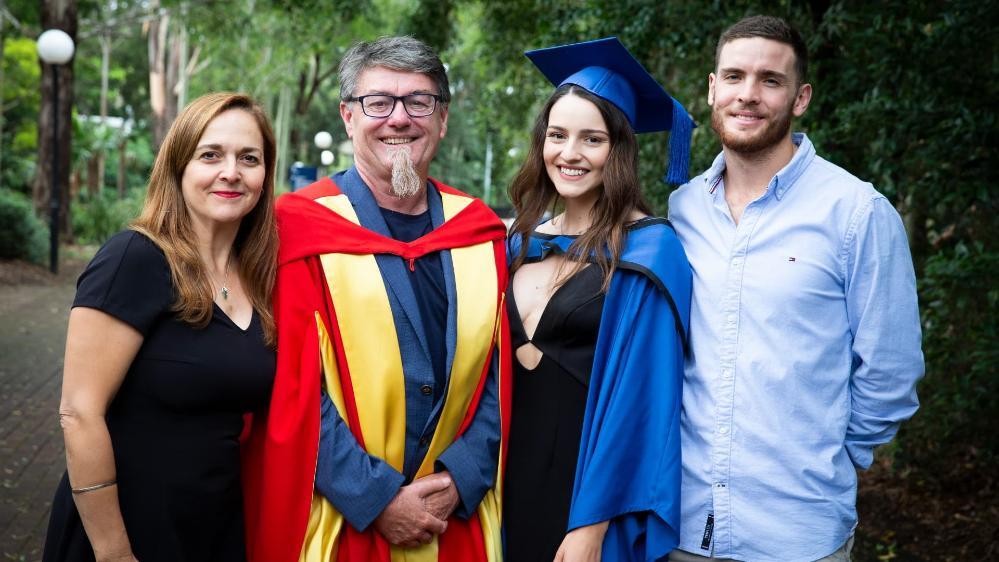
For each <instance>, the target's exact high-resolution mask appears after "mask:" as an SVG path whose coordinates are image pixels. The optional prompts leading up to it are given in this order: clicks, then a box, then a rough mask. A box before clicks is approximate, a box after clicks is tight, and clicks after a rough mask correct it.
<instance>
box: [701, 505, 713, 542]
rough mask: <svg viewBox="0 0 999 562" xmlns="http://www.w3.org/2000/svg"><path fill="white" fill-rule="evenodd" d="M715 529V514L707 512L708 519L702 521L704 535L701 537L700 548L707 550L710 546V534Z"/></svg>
mask: <svg viewBox="0 0 999 562" xmlns="http://www.w3.org/2000/svg"><path fill="white" fill-rule="evenodd" d="M714 531H715V514H714V513H709V514H708V520H707V521H705V522H704V536H702V537H701V550H708V548H709V547H710V546H711V534H712V533H714Z"/></svg>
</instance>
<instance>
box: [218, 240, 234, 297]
mask: <svg viewBox="0 0 999 562" xmlns="http://www.w3.org/2000/svg"><path fill="white" fill-rule="evenodd" d="M231 262H232V251H230V252H229V257H227V258H226V259H225V276H224V277H223V278H222V288H221V289H219V293H221V294H222V300H224V301H225V300H229V263H231Z"/></svg>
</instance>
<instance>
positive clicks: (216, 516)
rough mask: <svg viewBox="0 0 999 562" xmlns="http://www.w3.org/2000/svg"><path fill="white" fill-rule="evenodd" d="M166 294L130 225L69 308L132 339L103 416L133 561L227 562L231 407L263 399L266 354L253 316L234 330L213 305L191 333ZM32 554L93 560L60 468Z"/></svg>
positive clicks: (234, 547) (238, 512) (233, 478)
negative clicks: (114, 321)
mask: <svg viewBox="0 0 999 562" xmlns="http://www.w3.org/2000/svg"><path fill="white" fill-rule="evenodd" d="M173 298H174V297H173V286H172V283H171V277H170V269H169V266H168V265H167V262H166V257H165V256H164V255H163V252H161V251H160V250H159V248H157V247H156V246H155V245H154V244H153V243H152V241H150V240H149V239H148V238H146V237H145V236H143V235H141V234H138V233H136V232H122V233H119V234H117V235H115V236H114V237H112V238H111V239H110V240H109V241H108V242H107V244H105V245H104V247H103V248H101V250H100V251H99V252H98V253H97V255H96V256H95V257H94V259H93V261H91V263H90V265H89V266H87V269H86V271H84V272H83V274H82V275H81V276H80V280H79V282H78V283H77V293H76V298H75V300H74V301H73V306H74V307H76V306H83V307H87V308H95V309H98V310H101V311H103V312H106V313H108V314H110V315H111V316H114V317H116V318H118V319H120V320H122V321H123V322H125V323H127V324H129V325H131V326H133V327H134V328H136V329H137V330H138V331H139V332H141V333H142V334H143V336H144V340H143V344H142V347H141V348H140V349H139V352H138V354H137V355H136V357H135V359H134V360H133V361H132V365H131V366H130V367H129V370H128V373H127V374H126V375H125V380H124V381H123V382H122V385H121V387H120V388H119V390H118V393H117V394H116V395H115V397H114V400H113V401H112V402H111V405H110V407H109V409H108V413H107V417H106V419H107V425H108V431H109V433H110V435H111V443H112V445H113V447H114V457H115V467H116V469H117V480H118V486H117V489H118V499H119V503H120V505H121V513H122V517H123V519H124V522H125V529H126V531H127V532H128V537H129V540H130V541H131V544H132V551H133V552H134V553H135V556H136V558H138V559H139V560H141V561H142V562H154V561H164V562H167V561H169V562H187V561H205V562H208V561H212V562H218V561H233V562H239V561H242V560H245V559H246V554H245V544H244V533H243V496H242V490H241V484H240V466H239V465H240V460H239V435H240V433H241V432H242V430H243V413H244V412H252V411H254V410H261V409H263V408H264V407H266V406H267V403H268V401H269V398H270V391H271V386H272V385H273V382H274V369H275V357H274V352H273V351H271V350H270V349H268V348H267V347H266V346H265V344H264V340H263V336H264V335H263V329H262V327H261V324H260V319H259V318H258V317H257V315H256V313H254V315H253V318H252V320H251V322H250V325H249V326H248V327H247V329H246V330H243V329H241V328H240V327H239V326H237V325H236V324H234V323H233V322H232V320H230V319H229V317H227V316H226V315H225V314H224V313H223V312H222V310H221V309H219V308H218V307H215V309H214V312H213V315H212V319H211V322H210V323H209V324H208V326H207V327H205V328H204V329H195V328H193V327H191V326H190V325H189V324H186V323H184V322H181V321H180V320H178V319H177V317H176V315H175V314H174V313H173V312H172V311H171V310H170V308H171V305H172V303H173ZM44 560H45V562H57V561H91V560H94V553H93V549H92V548H91V546H90V541H89V540H88V539H87V535H86V533H85V532H84V529H83V525H82V524H81V522H80V515H79V513H78V512H77V510H76V505H75V504H74V503H73V498H72V494H71V493H70V489H69V481H68V479H67V478H66V476H65V475H64V476H63V479H62V482H60V484H59V487H58V488H57V490H56V495H55V499H54V500H53V502H52V515H51V518H50V519H49V528H48V535H47V537H46V540H45V553H44Z"/></svg>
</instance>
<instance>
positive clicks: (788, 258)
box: [787, 256, 795, 261]
mask: <svg viewBox="0 0 999 562" xmlns="http://www.w3.org/2000/svg"><path fill="white" fill-rule="evenodd" d="M787 261H795V258H794V256H788V257H787Z"/></svg>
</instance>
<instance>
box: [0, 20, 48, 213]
mask: <svg viewBox="0 0 999 562" xmlns="http://www.w3.org/2000/svg"><path fill="white" fill-rule="evenodd" d="M3 66H4V80H3V84H2V86H3V91H2V96H0V97H2V104H3V109H4V111H3V137H2V138H0V152H2V153H3V161H2V162H3V168H2V169H0V186H2V187H7V188H10V189H13V190H15V191H19V192H21V193H28V192H30V191H31V181H32V178H33V177H34V173H35V165H34V162H35V150H36V147H37V146H38V106H39V103H40V98H41V94H40V90H39V83H38V79H39V74H40V70H39V67H38V54H37V53H36V47H35V42H34V41H32V40H31V39H27V38H23V37H17V38H8V39H5V40H4V49H3Z"/></svg>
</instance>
